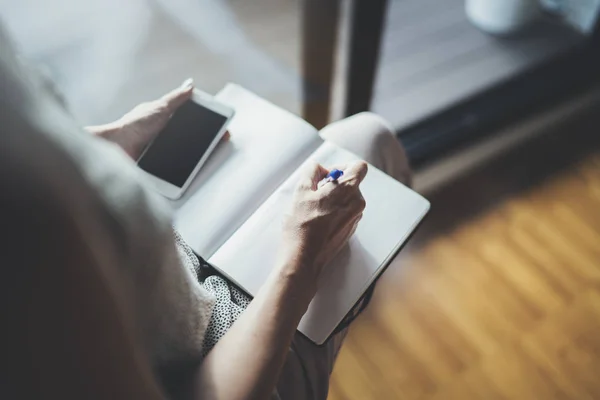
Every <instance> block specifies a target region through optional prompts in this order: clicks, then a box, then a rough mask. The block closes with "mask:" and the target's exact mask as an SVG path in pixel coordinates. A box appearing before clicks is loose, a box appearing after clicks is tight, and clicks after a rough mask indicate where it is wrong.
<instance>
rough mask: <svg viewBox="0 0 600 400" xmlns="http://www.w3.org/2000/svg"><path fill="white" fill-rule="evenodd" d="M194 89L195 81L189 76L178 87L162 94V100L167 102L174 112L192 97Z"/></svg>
mask: <svg viewBox="0 0 600 400" xmlns="http://www.w3.org/2000/svg"><path fill="white" fill-rule="evenodd" d="M193 89H194V81H193V80H192V79H191V78H189V79H186V80H185V81H184V82H183V83H182V84H181V86H179V87H178V88H177V89H173V90H171V91H170V92H169V93H167V94H165V95H164V96H162V97H161V98H160V100H161V101H163V102H164V103H165V105H166V107H167V109H168V110H169V111H170V112H174V111H175V110H177V109H178V108H179V107H180V106H181V105H182V104H183V103H185V102H186V101H188V100H189V99H190V98H191V97H192V91H193Z"/></svg>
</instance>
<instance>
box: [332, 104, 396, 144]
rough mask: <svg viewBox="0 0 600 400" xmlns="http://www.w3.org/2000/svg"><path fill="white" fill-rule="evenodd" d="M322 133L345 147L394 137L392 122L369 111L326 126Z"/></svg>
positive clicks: (379, 141)
mask: <svg viewBox="0 0 600 400" xmlns="http://www.w3.org/2000/svg"><path fill="white" fill-rule="evenodd" d="M321 135H322V136H323V137H324V138H325V139H328V140H331V141H332V142H334V143H337V144H338V145H341V146H343V147H348V146H351V145H357V144H362V145H364V144H365V143H376V144H380V143H381V142H385V141H386V140H390V139H394V133H393V131H392V128H391V126H390V124H389V123H388V122H387V121H386V120H385V119H384V118H383V117H381V116H379V115H377V114H375V113H372V112H368V111H365V112H361V113H359V114H355V115H353V116H351V117H348V118H344V119H342V120H340V121H337V122H334V123H332V124H330V125H328V126H326V127H325V128H323V130H322V131H321Z"/></svg>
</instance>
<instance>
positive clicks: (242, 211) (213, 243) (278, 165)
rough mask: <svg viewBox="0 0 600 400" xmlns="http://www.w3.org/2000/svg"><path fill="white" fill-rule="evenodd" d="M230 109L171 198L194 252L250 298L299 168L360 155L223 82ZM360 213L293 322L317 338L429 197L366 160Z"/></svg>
mask: <svg viewBox="0 0 600 400" xmlns="http://www.w3.org/2000/svg"><path fill="white" fill-rule="evenodd" d="M216 97H217V98H218V99H219V100H220V101H222V102H224V103H226V104H228V105H230V106H231V107H233V108H234V109H235V111H236V114H235V116H234V118H233V120H232V122H231V124H230V126H229V130H230V132H231V140H230V141H229V142H227V143H222V144H221V145H219V147H218V149H217V150H216V151H215V152H214V153H213V154H212V155H211V157H210V160H209V161H208V162H207V163H206V164H205V166H204V167H203V168H202V170H201V171H200V173H199V174H198V176H197V177H196V179H195V181H194V182H193V183H192V185H191V186H190V188H189V189H188V190H187V192H186V193H185V194H184V196H183V197H182V198H181V199H179V200H177V201H175V202H174V205H175V208H176V212H175V227H176V229H177V230H178V231H179V232H180V234H181V235H182V237H183V238H184V239H185V241H186V242H187V243H188V244H189V245H190V246H191V247H192V248H193V249H194V251H195V252H196V253H198V254H199V255H201V256H202V257H203V258H205V259H206V260H207V261H208V262H209V263H210V264H211V265H213V266H214V267H215V268H216V269H217V270H219V271H220V272H221V273H223V275H225V276H226V277H228V278H229V279H230V280H231V281H232V282H233V283H234V284H236V285H237V286H239V287H240V288H241V289H243V290H244V291H246V292H247V293H249V294H250V295H253V296H254V295H256V293H257V292H258V290H259V288H260V287H261V285H262V284H263V282H265V280H266V277H267V275H268V274H269V273H270V271H271V269H272V268H273V266H274V265H275V258H276V256H277V248H278V243H279V240H280V233H281V226H282V217H283V215H284V213H285V212H286V211H287V210H288V208H289V206H290V204H291V198H292V193H293V189H294V187H295V185H296V183H297V181H298V175H297V174H298V172H297V171H298V170H299V167H300V166H301V165H302V164H303V163H304V162H305V161H306V160H307V159H308V158H311V159H314V160H316V161H317V162H319V163H321V164H322V165H324V166H325V167H327V166H331V165H334V164H344V163H347V162H350V161H354V160H357V159H358V157H357V156H355V155H354V154H352V153H350V152H348V151H346V150H343V149H341V148H339V147H337V146H335V145H334V144H332V143H329V142H326V141H323V140H322V139H321V138H320V137H319V135H318V132H317V130H316V129H315V128H314V127H312V126H311V125H310V124H308V123H307V122H306V121H304V120H302V119H301V118H298V117H297V116H295V115H293V114H291V113H289V112H287V111H285V110H283V109H281V108H278V107H277V106H275V105H273V104H271V103H269V102H267V101H266V100H263V99H261V98H260V97H258V96H256V95H254V94H253V93H251V92H249V91H247V90H245V89H243V88H242V87H240V86H237V85H233V84H229V85H227V86H226V87H225V88H224V89H223V90H222V91H221V92H220V93H219V94H218V95H217V96H216ZM361 191H362V193H363V196H364V198H365V200H366V203H367V206H366V208H365V211H364V214H363V218H362V220H361V222H360V224H359V226H358V229H357V230H356V233H355V234H354V236H353V237H352V238H351V239H350V243H349V245H348V246H347V247H346V248H345V249H344V250H343V251H342V252H341V253H340V254H339V255H338V256H337V257H336V258H335V259H334V260H333V261H332V263H331V264H330V265H328V266H327V267H326V271H325V272H324V274H323V275H322V276H321V280H320V282H319V289H318V291H317V294H316V296H315V298H314V299H313V301H312V302H311V304H310V306H309V308H308V311H307V312H306V314H305V315H304V317H303V318H302V320H301V322H300V325H299V327H298V329H299V330H300V332H302V333H303V334H304V335H306V336H307V337H308V338H309V339H310V340H312V341H313V342H315V343H317V344H322V343H324V342H325V341H326V340H327V338H328V337H329V336H330V335H331V333H332V332H333V331H334V330H335V328H336V327H337V325H338V324H339V323H340V322H341V321H342V319H343V318H344V316H345V315H346V314H347V313H348V312H349V311H350V310H351V309H352V307H353V306H354V304H355V303H356V302H357V301H358V300H359V299H360V297H361V296H362V294H363V293H364V292H365V291H366V290H367V288H368V287H369V285H370V284H371V283H372V282H373V281H374V280H375V279H376V278H377V277H378V276H379V274H380V273H381V272H383V270H384V269H385V267H386V266H387V265H388V264H389V263H390V262H391V260H392V259H393V257H394V256H395V255H396V253H397V252H398V251H399V250H400V248H401V246H402V245H403V244H404V243H405V241H406V240H407V238H408V236H409V235H410V234H411V233H412V231H413V230H414V229H415V228H416V227H417V225H418V224H419V222H420V221H421V220H422V219H423V217H424V216H425V214H426V213H427V211H428V210H429V202H428V201H427V200H425V199H424V198H423V197H421V196H420V195H419V194H417V193H415V192H414V191H412V190H410V189H408V188H407V187H405V186H404V185H402V184H400V183H398V182H397V181H395V180H394V179H392V178H391V177H389V176H387V175H386V174H384V173H383V172H381V171H380V170H378V169H376V168H375V167H373V166H371V165H370V166H369V172H368V174H367V176H366V178H365V180H364V181H363V183H362V184H361Z"/></svg>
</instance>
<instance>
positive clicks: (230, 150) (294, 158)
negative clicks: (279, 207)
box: [173, 84, 323, 258]
mask: <svg viewBox="0 0 600 400" xmlns="http://www.w3.org/2000/svg"><path fill="white" fill-rule="evenodd" d="M216 98H217V99H218V100H220V101H222V102H224V103H225V104H228V105H230V106H231V107H232V108H233V109H234V110H235V116H234V117H233V120H232V121H231V123H230V125H229V128H228V129H229V131H230V132H231V139H230V140H229V142H226V143H221V144H219V146H218V147H217V149H216V150H215V152H214V153H213V154H212V155H211V156H210V158H209V160H208V162H207V163H206V164H205V165H204V166H203V167H202V169H201V170H200V172H199V174H198V175H197V176H196V178H195V179H194V182H193V183H192V184H191V185H190V187H189V189H188V190H187V191H186V193H185V194H184V196H183V197H182V198H181V199H179V200H177V201H174V202H173V205H174V206H175V208H176V209H177V210H176V212H175V222H174V225H175V228H176V229H177V231H178V232H179V233H180V234H181V236H182V237H183V238H184V239H185V241H186V242H187V243H188V244H189V245H190V247H191V248H192V249H194V251H195V252H196V253H198V254H200V255H201V256H203V257H204V258H209V257H210V256H211V255H212V254H213V253H214V252H215V251H216V250H217V249H218V248H219V246H221V244H223V243H224V242H225V241H226V240H227V239H228V238H229V237H230V236H231V235H232V234H233V233H234V232H235V230H236V229H237V228H238V227H239V226H240V225H242V224H243V223H244V221H245V220H246V219H247V218H248V217H249V216H250V215H251V214H252V213H253V212H254V211H255V210H256V209H257V208H258V207H259V206H260V205H261V204H262V202H263V201H265V200H266V199H267V198H268V197H269V196H270V195H271V193H273V191H274V190H275V189H276V188H277V187H278V186H279V185H280V184H281V183H282V182H283V181H284V180H285V179H287V177H288V175H289V173H288V171H294V170H295V169H296V168H297V167H298V166H299V165H300V164H301V163H302V162H304V160H305V159H306V157H308V156H309V155H310V154H311V153H312V152H313V151H314V150H315V149H316V148H317V147H319V145H320V144H321V143H322V142H323V141H322V140H321V138H319V135H318V133H317V130H316V129H315V128H314V127H312V126H311V125H310V124H309V123H307V122H306V121H304V120H303V119H301V118H299V117H297V116H295V115H293V114H291V113H289V112H288V111H285V110H283V109H281V108H279V107H277V106H275V105H274V104H272V103H269V102H268V101H266V100H264V99H262V98H260V97H258V96H257V95H255V94H253V93H252V92H249V91H247V90H246V89H244V88H242V87H240V86H237V85H233V84H229V85H227V86H226V87H225V89H224V90H222V91H221V92H220V93H219V94H218V95H217V96H216Z"/></svg>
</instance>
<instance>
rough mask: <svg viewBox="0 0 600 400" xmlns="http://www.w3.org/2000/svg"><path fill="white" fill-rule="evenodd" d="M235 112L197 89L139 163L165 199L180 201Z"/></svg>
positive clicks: (141, 157) (173, 116)
mask: <svg viewBox="0 0 600 400" xmlns="http://www.w3.org/2000/svg"><path fill="white" fill-rule="evenodd" d="M233 114H234V111H233V109H232V108H230V107H228V106H226V105H224V104H223V103H219V102H218V101H216V100H215V99H214V98H213V97H212V96H211V95H209V94H208V93H204V92H201V91H200V90H197V89H194V92H193V94H192V97H191V99H190V100H188V101H187V102H186V103H184V104H183V105H182V106H180V107H179V108H178V109H177V111H175V113H173V115H172V116H171V119H170V120H169V122H168V123H167V126H165V128H164V129H163V130H162V131H161V132H160V133H159V134H158V135H157V136H156V138H155V139H154V140H153V141H152V143H150V145H149V146H148V147H147V148H146V150H145V151H144V152H143V153H142V155H141V156H140V158H139V159H138V161H137V165H138V166H139V167H140V168H141V169H142V170H144V171H145V172H146V175H147V177H148V179H149V180H150V182H151V184H152V185H153V186H154V187H155V188H156V189H157V190H158V191H159V192H160V193H161V194H163V195H164V196H165V197H168V198H170V199H178V198H179V197H181V195H182V194H183V193H184V192H185V190H186V189H187V187H188V186H189V185H190V183H191V182H192V180H193V179H194V176H196V174H197V173H198V171H200V168H202V165H203V164H204V163H205V162H206V160H207V159H208V157H209V156H210V153H211V152H212V151H213V150H214V149H215V147H217V144H219V141H220V140H221V138H222V137H223V135H224V134H225V132H226V131H227V125H228V123H229V121H231V118H232V117H233Z"/></svg>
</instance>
